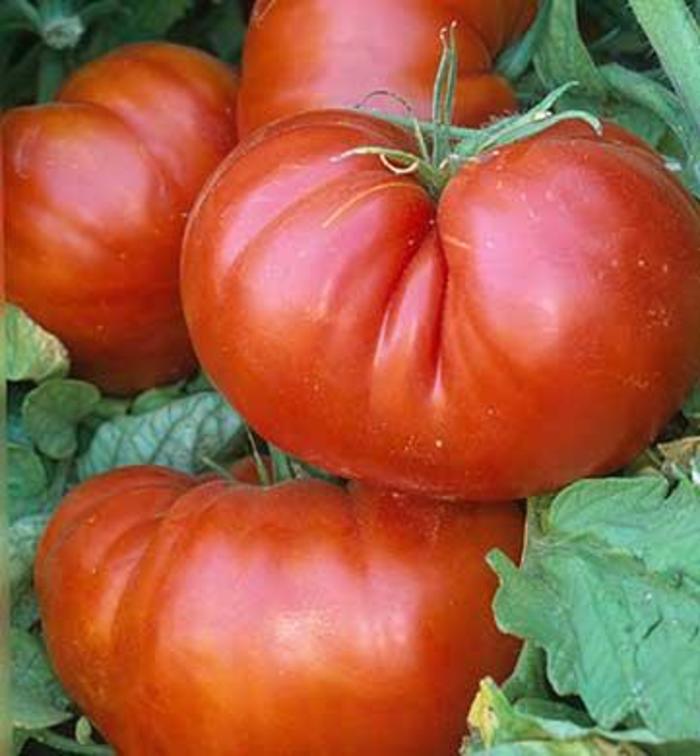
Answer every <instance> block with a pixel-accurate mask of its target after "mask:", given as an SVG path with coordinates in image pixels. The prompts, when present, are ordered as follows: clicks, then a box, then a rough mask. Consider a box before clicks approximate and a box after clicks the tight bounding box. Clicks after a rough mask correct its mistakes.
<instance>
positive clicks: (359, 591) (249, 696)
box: [36, 467, 523, 756]
mask: <svg viewBox="0 0 700 756" xmlns="http://www.w3.org/2000/svg"><path fill="white" fill-rule="evenodd" d="M522 528H523V521H522V513H521V510H520V508H519V507H518V506H517V505H516V504H504V505H503V506H501V507H491V506H488V505H486V506H484V505H479V504H472V505H469V506H466V505H463V506H456V505H454V504H452V503H447V502H435V501H433V500H430V499H428V498H426V497H420V496H412V495H408V494H395V493H390V492H383V491H380V490H377V489H372V488H366V487H363V486H360V485H351V486H350V488H349V489H348V490H347V491H346V490H344V489H342V488H339V487H336V486H333V485H331V484H328V483H325V482H321V481H318V480H313V481H312V480H309V481H294V482H287V483H282V484H278V485H275V486H272V487H270V488H260V487H257V486H250V485H245V484H243V483H240V484H231V483H227V482H225V481H222V480H218V481H209V482H205V483H199V484H196V483H195V482H194V481H192V480H190V479H187V478H186V477H185V476H183V475H181V474H179V473H174V472H170V471H166V470H164V469H159V468H152V467H151V468H148V467H140V468H138V467H137V468H125V469H122V470H116V471H112V472H110V473H107V474H105V475H102V476H98V477H96V478H93V479H91V480H89V481H88V482H87V483H84V484H83V485H82V486H80V487H78V488H77V489H75V490H74V491H73V492H71V494H70V495H69V496H68V497H67V498H66V500H65V501H64V502H63V503H62V505H61V506H60V507H59V509H58V511H57V513H56V514H55V515H54V518H53V519H52V521H51V523H50V524H49V527H48V530H47V531H46V534H45V536H44V538H43V540H42V542H41V544H40V549H39V554H38V559H37V563H36V586H37V591H38V596H39V602H40V607H41V615H42V621H43V627H44V633H45V638H46V642H47V645H48V648H49V652H50V655H51V658H52V660H53V663H54V665H55V667H56V670H57V671H58V674H59V676H60V678H61V680H62V682H63V684H64V685H65V687H66V689H67V690H68V692H69V693H70V694H71V695H72V696H73V697H74V698H75V700H76V701H77V702H78V703H79V704H80V706H81V707H82V708H83V710H84V711H85V712H86V713H87V714H88V715H89V716H90V718H91V719H92V720H93V721H95V722H96V724H97V725H98V726H99V727H100V729H101V730H102V731H103V733H104V734H105V735H106V737H107V739H108V740H110V742H111V743H112V744H113V745H114V746H115V747H116V748H117V751H118V752H119V753H120V754H122V755H123V756H146V754H148V755H149V756H152V755H154V754H173V753H182V754H185V753H187V754H189V753H192V754H194V753H197V754H201V756H233V755H234V754H241V756H243V755H244V754H245V755H246V756H247V755H248V754H253V753H255V754H260V755H261V756H264V755H265V754H278V755H280V756H281V755H282V754H284V755H285V756H287V755H292V754H299V756H301V755H302V754H304V756H315V755H316V754H324V755H325V754H331V753H332V754H341V755H342V754H347V755H348V756H350V755H352V756H356V754H358V753H368V754H377V756H380V755H381V756H404V755H405V754H406V755H408V754H411V755H412V754H415V755H416V756H428V755H429V754H430V756H433V755H435V756H441V755H442V754H445V756H447V755H448V754H452V753H455V752H456V750H457V748H458V745H459V742H460V738H461V736H462V735H463V733H464V729H465V722H466V714H467V711H468V707H469V704H470V702H471V698H472V696H473V695H474V693H475V691H476V687H477V684H478V681H479V679H480V678H481V677H482V676H484V675H486V674H491V675H494V676H495V677H497V678H502V677H503V676H505V675H506V674H507V673H508V672H509V670H510V669H511V667H512V664H513V662H514V660H515V656H516V654H517V649H518V643H517V642H516V641H515V639H513V638H508V637H505V636H501V635H500V634H499V633H498V631H497V630H496V627H495V625H494V622H493V619H492V616H491V611H490V602H491V599H492V596H493V593H494V590H495V587H496V581H495V577H494V576H493V574H491V573H490V571H489V568H488V567H487V566H486V564H485V562H484V556H485V554H486V553H487V551H488V550H489V549H490V548H492V547H499V548H502V549H504V550H505V551H506V552H507V553H509V554H510V555H511V557H512V558H516V559H517V557H518V554H519V552H520V547H521V541H522Z"/></svg>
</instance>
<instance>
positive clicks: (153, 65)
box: [2, 43, 237, 394]
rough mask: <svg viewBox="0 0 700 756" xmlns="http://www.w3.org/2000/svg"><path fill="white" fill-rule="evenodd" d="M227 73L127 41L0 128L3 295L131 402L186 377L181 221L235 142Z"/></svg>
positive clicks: (183, 54) (168, 48) (84, 372)
mask: <svg viewBox="0 0 700 756" xmlns="http://www.w3.org/2000/svg"><path fill="white" fill-rule="evenodd" d="M236 95H237V78H236V75H235V73H234V72H232V71H231V70H229V69H228V68H227V67H226V66H225V65H224V64H223V63H221V62H219V61H217V60H216V59H214V58H212V57H210V56H208V55H206V54H204V53H201V52H199V51H197V50H193V49H188V48H185V47H179V46H176V45H171V44H165V43H153V44H142V45H132V46H128V47H123V48H121V49H119V50H117V51H116V52H113V53H111V54H109V55H107V56H105V57H104V58H101V59H99V60H97V61H95V62H93V63H90V64H88V65H87V66H85V67H84V68H82V69H81V70H79V71H78V72H77V73H75V74H74V75H73V76H72V77H71V78H70V79H69V80H68V82H67V83H66V84H65V86H64V87H63V89H62V90H61V91H60V93H59V95H58V100H57V102H55V103H52V104H49V105H41V106H37V107H26V108H18V109H16V110H13V111H10V112H9V113H7V114H6V115H5V116H4V118H3V120H2V141H3V151H4V160H3V169H4V177H5V183H6V186H7V197H6V200H7V205H6V209H5V212H6V216H5V223H6V225H5V230H6V266H7V294H8V298H9V299H10V300H11V301H13V302H15V303H17V304H19V305H21V306H22V307H23V308H25V309H26V310H27V311H28V312H29V314H30V315H31V316H32V317H33V318H35V319H36V320H37V321H38V322H39V323H41V324H42V325H43V326H44V327H46V328H47V329H48V330H50V331H52V332H53V333H55V334H57V335H58V336H59V337H60V338H61V339H62V340H63V341H64V342H65V343H66V345H67V347H68V349H69V351H70V355H71V359H72V363H73V368H74V373H75V375H77V376H79V377H83V378H87V379H88V380H91V381H94V382H95V383H97V384H99V385H100V386H101V387H102V388H104V389H105V390H107V391H109V392H112V393H119V394H128V393H132V392H135V391H137V390H139V389H142V388H146V387H149V386H153V385H154V384H157V383H164V382H168V381H172V380H175V379H177V378H180V377H183V376H185V375H187V374H188V373H189V372H190V371H191V370H192V367H193V365H194V357H193V354H192V350H191V347H190V344H189V340H188V337H187V333H186V328H185V324H184V321H183V318H182V312H181V306H180V302H179V295H178V283H177V280H178V267H179V256H180V246H181V239H182V232H183V228H184V224H185V221H186V217H187V213H188V211H189V209H190V207H191V205H192V202H193V200H194V197H195V195H196V193H197V192H198V191H199V189H200V188H201V186H202V183H203V182H204V180H205V178H206V177H207V176H208V174H209V173H210V172H211V171H212V170H213V169H214V168H215V167H216V165H217V164H218V163H219V162H220V161H221V159H222V158H223V157H224V155H226V153H227V152H228V151H229V150H230V149H231V148H232V147H233V145H234V143H235V137H236V132H235V103H236Z"/></svg>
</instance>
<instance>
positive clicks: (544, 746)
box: [461, 679, 658, 756]
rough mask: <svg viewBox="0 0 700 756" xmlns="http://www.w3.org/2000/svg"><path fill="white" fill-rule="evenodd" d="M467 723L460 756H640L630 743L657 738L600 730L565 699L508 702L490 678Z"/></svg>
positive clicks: (482, 688) (484, 682)
mask: <svg viewBox="0 0 700 756" xmlns="http://www.w3.org/2000/svg"><path fill="white" fill-rule="evenodd" d="M469 724H470V726H471V737H470V738H468V739H467V740H466V741H465V743H464V744H463V747H462V751H461V753H462V754H463V756H467V754H468V755H469V756H472V755H476V754H480V753H485V754H493V753H502V754H504V756H505V755H506V754H507V755H508V756H518V755H519V754H542V756H545V755H546V756H569V755H571V756H574V755H575V756H589V755H590V756H644V753H645V752H644V751H643V750H641V749H640V748H639V747H638V746H637V745H635V743H642V744H647V743H656V742H658V739H657V738H655V737H654V736H653V735H651V733H649V732H648V731H646V730H628V731H622V732H607V731H604V730H600V729H599V728H597V727H595V726H593V724H592V723H591V722H590V720H589V719H588V717H587V716H586V715H585V714H584V713H583V712H580V711H578V710H577V709H575V708H573V707H571V706H569V705H567V704H564V703H560V702H554V701H547V700H539V699H523V700H521V701H519V702H518V703H517V704H512V703H511V702H510V701H509V700H508V698H507V697H506V695H505V694H504V693H503V692H502V691H501V690H500V689H499V688H498V686H497V685H496V684H495V683H494V682H493V680H490V679H486V680H484V681H482V683H481V686H480V690H479V694H478V695H477V697H476V699H475V701H474V703H473V705H472V708H471V711H470V713H469Z"/></svg>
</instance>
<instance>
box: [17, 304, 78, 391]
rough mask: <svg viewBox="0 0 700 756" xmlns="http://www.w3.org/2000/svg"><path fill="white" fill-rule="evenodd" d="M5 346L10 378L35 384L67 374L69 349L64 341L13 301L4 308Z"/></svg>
mask: <svg viewBox="0 0 700 756" xmlns="http://www.w3.org/2000/svg"><path fill="white" fill-rule="evenodd" d="M5 349H6V366H7V379H8V380H10V381H35V382H37V383H38V382H39V381H43V380H45V379H46V378H52V377H58V376H63V375H67V374H68V367H69V362H68V352H67V351H66V348H65V347H64V346H63V344H61V342H60V341H59V340H58V339H57V338H56V337H55V336H52V335H51V334H50V333H48V331H45V330H44V329H43V328H42V327H41V326H39V325H37V324H36V323H35V322H34V321H33V320H32V319H31V318H30V317H29V316H28V315H26V314H25V313H24V312H23V311H22V310H21V309H20V308H19V307H15V306H14V305H12V304H8V305H6V308H5Z"/></svg>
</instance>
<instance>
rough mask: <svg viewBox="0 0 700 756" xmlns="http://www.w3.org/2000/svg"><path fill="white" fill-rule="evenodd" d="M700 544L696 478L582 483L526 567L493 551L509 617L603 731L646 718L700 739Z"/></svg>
mask: <svg viewBox="0 0 700 756" xmlns="http://www.w3.org/2000/svg"><path fill="white" fill-rule="evenodd" d="M532 531H534V532H532ZM699 542H700V493H699V492H698V490H697V489H695V488H694V487H693V486H692V484H691V483H690V482H688V481H687V480H685V479H683V480H681V481H680V482H679V483H678V484H677V485H676V486H675V487H672V486H671V485H670V484H669V482H668V481H667V480H666V479H665V478H663V477H661V476H640V477H638V478H628V479H624V478H618V479H616V478H611V479H607V480H595V481H579V482H578V483H574V484H573V485H571V486H569V487H568V488H567V489H565V490H564V491H562V492H561V493H560V494H559V495H558V496H557V497H556V498H555V499H554V501H553V503H552V505H551V508H550V509H549V510H548V511H545V512H544V513H543V514H542V516H541V530H540V531H539V532H538V531H537V528H534V529H533V528H531V537H530V540H529V543H528V548H527V550H526V556H525V559H524V561H523V565H522V567H521V568H520V569H518V568H516V566H515V565H514V564H513V563H512V562H511V561H510V560H509V559H508V558H507V557H506V556H504V555H503V554H501V553H499V552H493V553H492V554H491V555H490V556H489V561H490V563H491V565H492V567H493V568H494V569H495V571H496V572H497V573H498V576H499V578H500V581H501V587H500V588H499V590H498V593H497V595H496V599H495V609H496V616H497V620H498V623H499V626H500V627H501V628H502V629H503V630H505V631H507V632H511V633H513V634H515V635H518V636H520V637H522V638H525V639H527V640H529V641H531V642H533V643H535V644H536V645H538V646H540V647H542V648H544V649H545V651H546V654H547V673H548V678H549V681H550V683H551V684H552V686H553V687H554V689H555V690H556V692H557V693H558V694H560V695H578V696H580V697H581V699H582V700H583V702H584V704H585V705H586V708H587V710H588V711H589V712H590V714H591V716H592V717H593V719H594V720H595V721H596V722H598V724H599V725H600V726H601V727H602V728H604V729H611V728H613V727H615V726H617V725H619V724H621V723H623V722H624V721H625V720H627V719H628V718H629V717H631V716H635V717H637V718H638V719H639V721H640V722H641V723H643V725H644V726H645V727H646V728H648V729H649V730H650V731H651V732H653V733H654V735H656V736H657V737H659V738H660V739H663V740H668V741H674V740H688V739H700V719H699V718H698V716H697V701H698V700H700V549H698V548H697V545H698V543H699ZM679 670H683V674H682V679H679Z"/></svg>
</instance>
